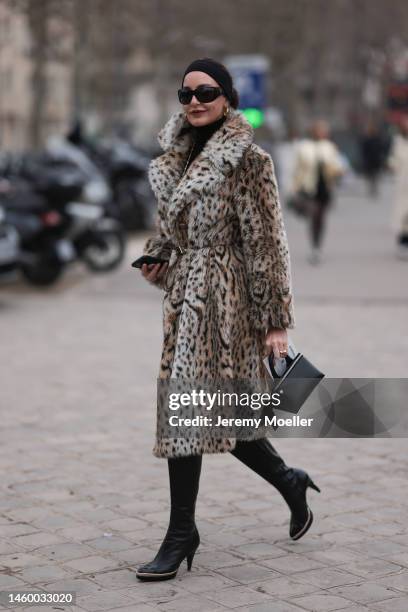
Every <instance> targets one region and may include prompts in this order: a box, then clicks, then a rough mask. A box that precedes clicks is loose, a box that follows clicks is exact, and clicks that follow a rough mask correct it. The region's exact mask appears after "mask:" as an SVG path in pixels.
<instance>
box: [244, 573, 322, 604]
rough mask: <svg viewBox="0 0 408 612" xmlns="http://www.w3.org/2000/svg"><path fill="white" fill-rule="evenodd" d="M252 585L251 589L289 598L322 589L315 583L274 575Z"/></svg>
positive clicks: (281, 597)
mask: <svg viewBox="0 0 408 612" xmlns="http://www.w3.org/2000/svg"><path fill="white" fill-rule="evenodd" d="M250 586H251V589H255V590H256V591H259V592H260V593H266V594H269V595H275V596H276V597H278V598H280V599H289V598H291V597H295V596H296V595H305V594H307V593H316V592H318V591H320V589H319V587H317V586H315V585H313V584H307V583H305V582H297V581H296V580H294V579H292V578H290V577H288V576H281V577H279V578H274V577H273V576H272V577H271V578H269V579H268V580H263V581H260V582H255V583H253V584H251V585H250Z"/></svg>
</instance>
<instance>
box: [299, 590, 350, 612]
mask: <svg viewBox="0 0 408 612" xmlns="http://www.w3.org/2000/svg"><path fill="white" fill-rule="evenodd" d="M291 603H293V604H295V605H297V606H299V607H301V608H304V609H305V610H311V611H312V612H331V610H341V609H344V608H347V607H349V606H350V603H351V602H350V600H349V599H344V597H338V596H337V595H328V594H326V593H315V594H313V595H304V596H302V597H295V598H293V599H292V600H291Z"/></svg>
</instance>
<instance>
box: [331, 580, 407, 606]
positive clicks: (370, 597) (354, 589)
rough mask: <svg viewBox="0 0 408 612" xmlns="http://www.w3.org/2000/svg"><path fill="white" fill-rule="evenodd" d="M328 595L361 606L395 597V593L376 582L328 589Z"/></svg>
mask: <svg viewBox="0 0 408 612" xmlns="http://www.w3.org/2000/svg"><path fill="white" fill-rule="evenodd" d="M330 593H332V594H335V595H339V596H340V597H344V598H345V599H351V601H355V602H357V603H361V604H370V605H371V604H372V603H373V602H376V601H382V600H383V599H391V598H395V597H396V596H397V593H396V592H395V591H394V590H393V589H390V588H387V587H386V586H383V585H381V584H377V583H376V582H364V583H361V584H357V585H348V586H340V587H335V588H332V589H330Z"/></svg>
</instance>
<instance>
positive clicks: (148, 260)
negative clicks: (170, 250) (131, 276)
mask: <svg viewBox="0 0 408 612" xmlns="http://www.w3.org/2000/svg"><path fill="white" fill-rule="evenodd" d="M158 263H159V264H164V263H168V260H167V259H160V257H152V256H151V255H142V257H139V259H136V261H134V262H133V263H132V267H133V268H141V267H142V265H143V264H147V265H150V264H158Z"/></svg>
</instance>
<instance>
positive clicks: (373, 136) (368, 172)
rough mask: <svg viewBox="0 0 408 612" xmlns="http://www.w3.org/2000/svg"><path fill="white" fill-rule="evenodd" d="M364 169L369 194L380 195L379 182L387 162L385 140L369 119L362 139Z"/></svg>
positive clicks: (361, 149)
mask: <svg viewBox="0 0 408 612" xmlns="http://www.w3.org/2000/svg"><path fill="white" fill-rule="evenodd" d="M360 152H361V161H362V170H363V173H364V175H365V177H366V179H367V184H368V188H369V195H370V196H371V197H372V198H377V197H378V183H379V179H380V176H381V171H382V170H383V169H384V165H385V162H386V146H385V141H384V138H383V136H382V134H381V133H380V131H379V129H378V127H377V126H376V125H375V123H374V122H373V121H369V122H368V123H367V125H366V126H365V130H364V133H363V135H362V136H361V139H360Z"/></svg>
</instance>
